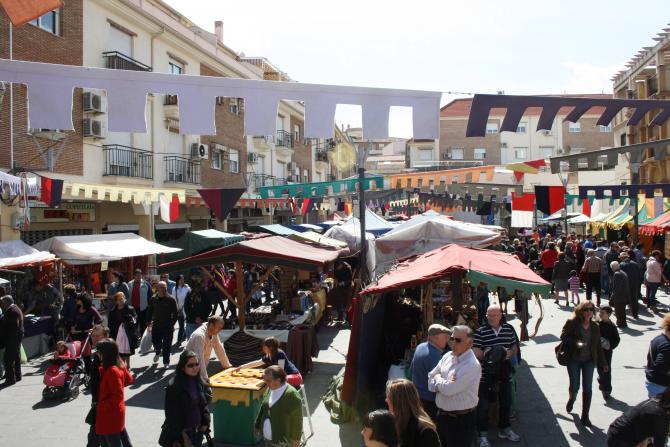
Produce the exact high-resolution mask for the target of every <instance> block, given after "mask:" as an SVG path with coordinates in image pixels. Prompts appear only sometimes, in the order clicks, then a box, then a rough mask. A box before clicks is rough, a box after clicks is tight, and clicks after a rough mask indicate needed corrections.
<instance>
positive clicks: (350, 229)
mask: <svg viewBox="0 0 670 447" xmlns="http://www.w3.org/2000/svg"><path fill="white" fill-rule="evenodd" d="M324 236H325V237H327V238H331V239H335V240H338V241H342V242H346V244H347V247H349V253H352V254H353V253H357V252H359V251H360V249H361V229H360V227H359V226H355V225H336V226H334V227H332V228H330V229H329V230H328V231H326V233H325V234H324ZM365 241H366V243H367V244H368V251H367V260H366V264H367V265H368V271H369V272H372V271H373V269H374V266H375V236H374V234H372V233H368V232H366V233H365Z"/></svg>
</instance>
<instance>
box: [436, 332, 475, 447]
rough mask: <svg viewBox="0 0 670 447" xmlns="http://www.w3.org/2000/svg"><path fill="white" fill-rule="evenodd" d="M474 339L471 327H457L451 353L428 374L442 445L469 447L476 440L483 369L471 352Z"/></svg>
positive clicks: (452, 340)
mask: <svg viewBox="0 0 670 447" xmlns="http://www.w3.org/2000/svg"><path fill="white" fill-rule="evenodd" d="M473 338H474V332H473V331H472V329H470V328H469V327H468V326H454V327H453V328H452V334H451V338H450V339H449V345H450V346H451V352H448V353H446V354H445V355H444V356H443V357H442V360H440V362H439V363H438V364H437V366H436V367H435V368H434V369H433V370H432V371H431V372H429V373H428V389H429V390H430V391H433V392H435V393H436V396H435V404H436V405H437V409H438V410H437V421H436V422H437V431H438V433H439V435H440V439H441V440H442V445H443V446H447V447H451V446H453V447H461V446H467V445H471V443H472V441H473V440H474V436H475V432H476V422H477V413H476V410H477V403H478V402H479V397H478V391H479V381H480V378H481V375H482V368H481V366H480V364H479V361H478V360H477V358H476V357H475V354H474V353H473V352H472V344H473Z"/></svg>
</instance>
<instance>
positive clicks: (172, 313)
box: [147, 281, 179, 368]
mask: <svg viewBox="0 0 670 447" xmlns="http://www.w3.org/2000/svg"><path fill="white" fill-rule="evenodd" d="M178 317H179V310H178V309H177V300H175V299H174V298H173V297H172V296H170V294H168V292H167V283H166V282H165V281H159V282H158V286H157V288H156V294H155V295H154V296H152V297H151V300H149V308H148V309H147V320H149V327H150V328H151V342H152V343H153V345H154V349H155V350H156V354H155V355H154V360H153V362H154V363H157V362H158V359H159V358H160V356H161V353H162V354H163V366H164V367H166V368H167V367H168V365H169V364H170V349H171V348H172V337H173V335H174V325H175V323H176V322H177V319H178Z"/></svg>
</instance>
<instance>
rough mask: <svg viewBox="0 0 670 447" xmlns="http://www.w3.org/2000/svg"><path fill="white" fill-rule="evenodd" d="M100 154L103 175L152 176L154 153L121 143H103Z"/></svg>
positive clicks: (144, 177)
mask: <svg viewBox="0 0 670 447" xmlns="http://www.w3.org/2000/svg"><path fill="white" fill-rule="evenodd" d="M102 154H103V157H104V159H105V171H104V173H103V175H113V176H119V177H134V178H143V179H153V178H154V169H153V161H154V155H153V153H152V152H151V151H145V150H142V149H136V148H134V147H130V146H123V145H121V144H105V145H103V146H102Z"/></svg>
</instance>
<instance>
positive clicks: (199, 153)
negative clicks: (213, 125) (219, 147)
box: [191, 143, 209, 159]
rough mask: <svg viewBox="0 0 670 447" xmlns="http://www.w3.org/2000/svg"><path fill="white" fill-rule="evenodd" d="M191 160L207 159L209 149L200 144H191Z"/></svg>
mask: <svg viewBox="0 0 670 447" xmlns="http://www.w3.org/2000/svg"><path fill="white" fill-rule="evenodd" d="M191 158H204V159H207V158H209V148H208V147H207V145H206V144H202V143H193V144H191Z"/></svg>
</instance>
